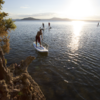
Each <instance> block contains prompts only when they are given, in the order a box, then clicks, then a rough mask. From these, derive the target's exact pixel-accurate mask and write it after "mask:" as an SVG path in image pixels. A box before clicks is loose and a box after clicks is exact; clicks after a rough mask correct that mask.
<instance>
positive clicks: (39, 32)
mask: <svg viewBox="0 0 100 100" xmlns="http://www.w3.org/2000/svg"><path fill="white" fill-rule="evenodd" d="M40 35H41V38H42V40H43V36H42V29H40V31H38V32H37V35H36V47H37V42H39V43H40V47H41V40H40Z"/></svg>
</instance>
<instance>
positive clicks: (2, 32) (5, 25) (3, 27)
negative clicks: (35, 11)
mask: <svg viewBox="0 0 100 100" xmlns="http://www.w3.org/2000/svg"><path fill="white" fill-rule="evenodd" d="M2 4H4V1H3V0H0V10H1V9H2ZM6 16H8V13H5V12H1V11H0V48H2V50H3V52H4V53H9V50H10V44H9V37H8V32H9V31H11V30H14V29H15V28H16V25H15V24H14V21H12V19H11V18H9V19H4V18H5V17H6Z"/></svg>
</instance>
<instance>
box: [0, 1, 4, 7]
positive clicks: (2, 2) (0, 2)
mask: <svg viewBox="0 0 100 100" xmlns="http://www.w3.org/2000/svg"><path fill="white" fill-rule="evenodd" d="M1 4H4V1H3V0H0V9H2V5H1Z"/></svg>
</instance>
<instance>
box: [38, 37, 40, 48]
mask: <svg viewBox="0 0 100 100" xmlns="http://www.w3.org/2000/svg"><path fill="white" fill-rule="evenodd" d="M38 42H39V43H40V47H41V41H40V37H39V38H38Z"/></svg>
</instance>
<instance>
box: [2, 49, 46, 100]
mask: <svg viewBox="0 0 100 100" xmlns="http://www.w3.org/2000/svg"><path fill="white" fill-rule="evenodd" d="M34 59H35V58H34V57H31V56H29V57H27V58H26V59H25V60H22V61H21V62H20V64H16V63H15V64H12V65H10V66H9V67H7V66H6V64H5V58H4V55H3V52H2V50H0V100H46V99H45V97H44V95H43V93H42V91H41V90H40V88H39V86H38V84H37V83H36V82H35V81H34V80H33V79H32V77H31V76H30V75H29V73H28V72H27V68H28V66H29V64H30V63H31V62H32V61H33V60H34Z"/></svg>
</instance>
